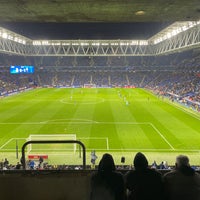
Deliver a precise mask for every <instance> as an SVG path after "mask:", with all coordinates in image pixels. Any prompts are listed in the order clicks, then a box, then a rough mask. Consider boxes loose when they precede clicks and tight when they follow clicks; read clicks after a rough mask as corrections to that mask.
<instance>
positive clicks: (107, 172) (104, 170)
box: [90, 153, 125, 200]
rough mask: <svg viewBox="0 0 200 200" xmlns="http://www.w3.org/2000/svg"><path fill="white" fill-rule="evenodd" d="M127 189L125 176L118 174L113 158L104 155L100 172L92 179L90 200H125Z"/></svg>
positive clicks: (99, 168) (99, 167) (93, 175)
mask: <svg viewBox="0 0 200 200" xmlns="http://www.w3.org/2000/svg"><path fill="white" fill-rule="evenodd" d="M124 199H125V187H124V179H123V175H122V174H121V173H119V172H116V168H115V164H114V160H113V157H112V156H111V155H110V154H107V153H106V154H104V155H103V157H102V159H101V160H100V163H99V166H98V171H97V172H95V173H94V174H92V177H91V194H90V200H124Z"/></svg>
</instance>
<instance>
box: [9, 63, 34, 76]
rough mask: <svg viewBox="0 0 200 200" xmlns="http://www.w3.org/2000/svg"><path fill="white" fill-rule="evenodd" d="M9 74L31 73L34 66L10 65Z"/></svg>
mask: <svg viewBox="0 0 200 200" xmlns="http://www.w3.org/2000/svg"><path fill="white" fill-rule="evenodd" d="M10 73H11V74H32V73H34V66H28V65H25V66H10Z"/></svg>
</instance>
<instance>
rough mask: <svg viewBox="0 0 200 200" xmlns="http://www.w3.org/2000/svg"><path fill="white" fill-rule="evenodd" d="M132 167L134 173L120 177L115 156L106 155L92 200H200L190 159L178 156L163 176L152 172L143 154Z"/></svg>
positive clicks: (199, 183) (94, 182)
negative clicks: (172, 166) (173, 166)
mask: <svg viewBox="0 0 200 200" xmlns="http://www.w3.org/2000/svg"><path fill="white" fill-rule="evenodd" d="M133 165H134V169H132V170H129V171H128V172H126V173H124V174H123V173H120V172H119V171H117V170H116V167H115V164H114V160H113V157H112V155H110V154H107V153H106V154H104V155H103V157H102V159H101V161H100V163H99V166H98V171H96V172H94V173H93V174H92V176H91V194H90V200H100V199H105V200H118V199H121V200H148V199H154V200H177V199H181V200H188V199H190V200H199V199H200V174H198V173H197V172H195V171H194V169H193V168H191V166H190V164H189V158H188V157H187V156H185V155H179V156H177V158H176V162H175V168H174V169H173V170H172V171H170V172H167V173H164V174H161V173H160V172H159V171H157V170H155V169H151V168H149V166H148V160H147V158H146V156H145V155H144V154H143V153H141V152H138V153H137V154H136V155H135V157H134V160H133Z"/></svg>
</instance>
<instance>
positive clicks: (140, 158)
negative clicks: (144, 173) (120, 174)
mask: <svg viewBox="0 0 200 200" xmlns="http://www.w3.org/2000/svg"><path fill="white" fill-rule="evenodd" d="M133 164H134V167H135V169H136V170H143V169H146V168H147V167H148V161H147V159H146V157H145V155H144V154H143V153H141V152H138V153H137V154H136V155H135V158H134V160H133Z"/></svg>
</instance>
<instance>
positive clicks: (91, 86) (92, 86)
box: [83, 83, 97, 88]
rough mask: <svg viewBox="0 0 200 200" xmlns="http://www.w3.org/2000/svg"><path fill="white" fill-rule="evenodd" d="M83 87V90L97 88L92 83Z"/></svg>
mask: <svg viewBox="0 0 200 200" xmlns="http://www.w3.org/2000/svg"><path fill="white" fill-rule="evenodd" d="M83 87H84V88H96V87H97V86H96V84H94V83H88V84H84V85H83Z"/></svg>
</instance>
